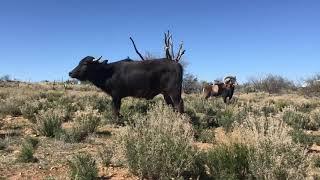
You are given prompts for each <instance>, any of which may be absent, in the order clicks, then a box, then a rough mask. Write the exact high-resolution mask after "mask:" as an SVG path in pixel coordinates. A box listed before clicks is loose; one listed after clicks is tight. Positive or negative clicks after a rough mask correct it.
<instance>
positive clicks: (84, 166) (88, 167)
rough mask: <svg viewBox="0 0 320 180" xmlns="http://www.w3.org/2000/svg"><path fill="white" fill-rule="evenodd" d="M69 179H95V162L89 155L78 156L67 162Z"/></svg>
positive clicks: (96, 170) (96, 169)
mask: <svg viewBox="0 0 320 180" xmlns="http://www.w3.org/2000/svg"><path fill="white" fill-rule="evenodd" d="M68 164H69V168H70V178H71V179H74V180H90V179H97V177H98V168H97V165H96V162H95V160H94V159H93V158H92V157H91V156H90V155H89V154H78V155H75V156H74V157H73V159H72V160H70V161H69V162H68Z"/></svg>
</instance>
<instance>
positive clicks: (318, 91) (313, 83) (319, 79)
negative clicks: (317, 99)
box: [301, 74, 320, 96]
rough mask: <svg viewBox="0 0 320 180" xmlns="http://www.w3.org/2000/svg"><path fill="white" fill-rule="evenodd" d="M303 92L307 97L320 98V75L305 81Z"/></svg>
mask: <svg viewBox="0 0 320 180" xmlns="http://www.w3.org/2000/svg"><path fill="white" fill-rule="evenodd" d="M301 90H302V92H303V94H304V95H307V96H315V95H316V96H320V74H315V75H313V76H312V77H309V78H307V79H305V80H304V83H303V85H302V87H301Z"/></svg>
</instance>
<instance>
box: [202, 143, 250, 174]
mask: <svg viewBox="0 0 320 180" xmlns="http://www.w3.org/2000/svg"><path fill="white" fill-rule="evenodd" d="M249 156H250V150H249V148H248V147H247V146H246V145H243V144H233V145H228V146H227V145H219V146H218V147H215V148H212V149H211V150H209V151H208V153H207V157H206V165H207V166H208V169H209V173H210V176H211V178H213V179H250V178H251V172H250V169H249V163H250V160H249Z"/></svg>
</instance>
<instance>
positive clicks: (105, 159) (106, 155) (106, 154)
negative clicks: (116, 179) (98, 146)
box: [99, 147, 114, 166]
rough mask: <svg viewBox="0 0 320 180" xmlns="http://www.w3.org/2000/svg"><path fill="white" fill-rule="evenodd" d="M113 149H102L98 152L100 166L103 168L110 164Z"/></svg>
mask: <svg viewBox="0 0 320 180" xmlns="http://www.w3.org/2000/svg"><path fill="white" fill-rule="evenodd" d="M113 153H114V152H113V149H112V148H110V147H109V148H108V147H107V148H104V149H102V150H100V151H99V156H100V158H101V160H102V164H103V165H104V166H109V165H110V164H111V160H112V157H113Z"/></svg>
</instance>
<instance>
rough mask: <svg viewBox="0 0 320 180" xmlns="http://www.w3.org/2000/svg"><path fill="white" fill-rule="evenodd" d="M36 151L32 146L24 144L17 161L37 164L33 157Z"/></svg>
mask: <svg viewBox="0 0 320 180" xmlns="http://www.w3.org/2000/svg"><path fill="white" fill-rule="evenodd" d="M34 150H35V149H34V147H33V145H32V144H30V143H28V142H24V143H23V144H22V146H21V150H20V152H19V154H18V158H17V161H18V162H23V163H29V162H36V161H37V159H36V158H35V157H34V156H33V154H34Z"/></svg>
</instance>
